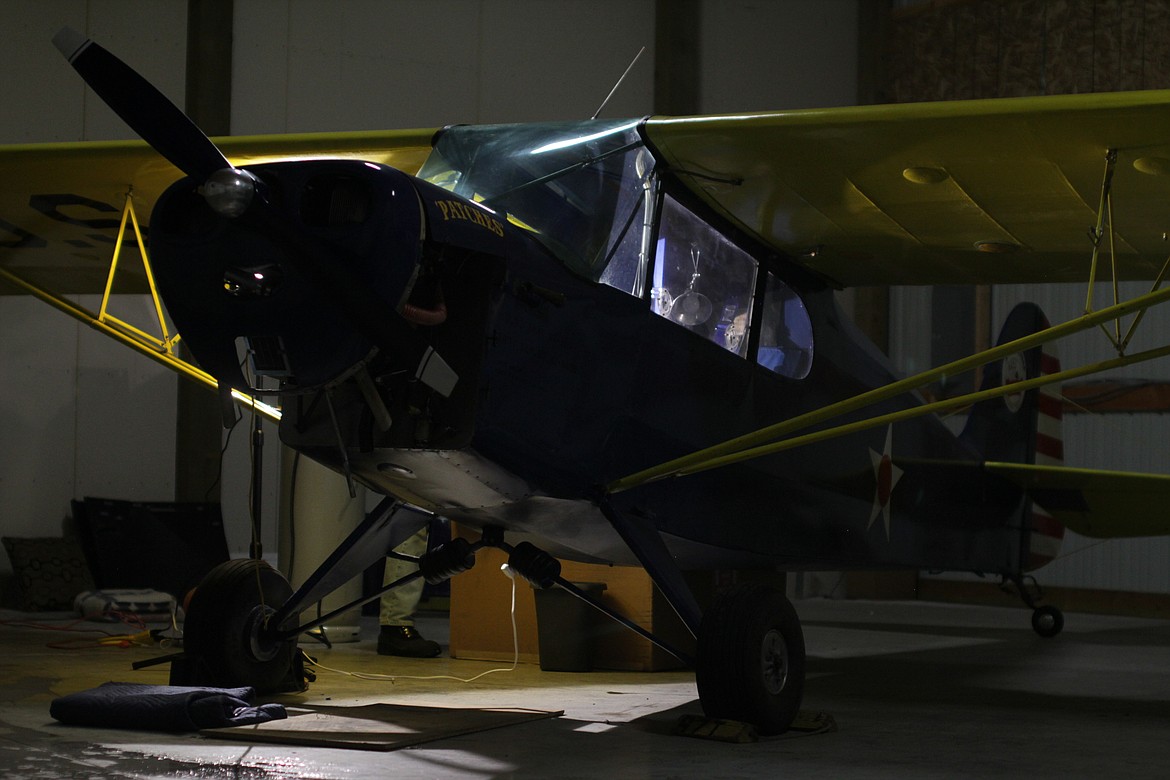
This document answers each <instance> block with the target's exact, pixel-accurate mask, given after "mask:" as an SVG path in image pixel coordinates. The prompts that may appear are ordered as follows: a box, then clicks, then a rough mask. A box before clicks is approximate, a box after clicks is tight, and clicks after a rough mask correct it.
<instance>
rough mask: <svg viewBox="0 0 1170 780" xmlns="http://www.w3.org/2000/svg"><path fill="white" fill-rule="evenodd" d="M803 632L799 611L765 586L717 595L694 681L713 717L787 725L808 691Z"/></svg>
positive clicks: (778, 727)
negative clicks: (805, 681)
mask: <svg viewBox="0 0 1170 780" xmlns="http://www.w3.org/2000/svg"><path fill="white" fill-rule="evenodd" d="M804 655H805V654H804V634H803V633H802V632H801V630H800V619H799V618H797V616H796V610H794V609H793V608H792V604H790V603H789V602H788V599H786V598H784V596H783V594H781V593H779V592H778V591H776V590H775V589H774V588H771V587H769V586H766V585H742V586H737V587H734V588H731V589H729V590H727V591H725V592H723V593H721V594H720V595H719V596H717V597H716V599H715V601H714V603H712V605H711V606H710V607H709V608H708V609H707V611H706V612H705V613H704V615H703V620H702V623H701V624H700V626H699V638H698V652H697V658H696V667H695V681H696V683H697V685H698V688H699V702H700V703H701V704H702V705H703V712H704V713H705V714H706V715H707V717H709V718H720V719H726V720H737V721H742V722H745V723H751V724H753V725H754V726H755V727H756V728H757V729H758V730H759V732H760V733H761V734H766V735H767V734H780V733H782V732H784V731H785V730H787V728H788V726H789V724H791V723H792V720H793V718H795V717H796V714H797V713H798V712H799V711H800V701H801V697H802V696H803V695H804Z"/></svg>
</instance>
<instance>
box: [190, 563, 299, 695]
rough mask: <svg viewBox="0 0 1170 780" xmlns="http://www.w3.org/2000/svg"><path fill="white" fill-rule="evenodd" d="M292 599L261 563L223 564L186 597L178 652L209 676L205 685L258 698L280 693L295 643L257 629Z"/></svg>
mask: <svg viewBox="0 0 1170 780" xmlns="http://www.w3.org/2000/svg"><path fill="white" fill-rule="evenodd" d="M291 595H292V588H291V587H290V586H289V584H288V580H286V579H285V578H284V577H283V576H282V575H281V574H280V573H279V572H278V571H276V570H275V569H273V568H272V567H271V566H269V565H268V564H267V563H265V562H264V561H257V560H252V559H250V558H245V559H238V560H233V561H227V562H226V563H221V564H219V565H218V566H216V567H215V568H214V569H212V570H211V571H210V572H209V573H208V574H207V576H206V577H205V578H204V579H203V581H202V582H200V583H199V586H198V587H197V588H196V589H195V592H194V593H193V594H192V595H191V600H190V604H189V605H188V607H187V618H186V620H185V621H184V624H183V646H184V649H185V652H186V653H187V654H188V655H190V656H192V657H193V658H195V659H197V660H198V662H199V663H200V664H201V665H202V667H203V668H204V669H206V671H207V672H208V673H209V674H210V677H211V680H210V682H209V683H208V684H211V685H214V686H218V687H240V686H249V685H250V686H252V687H253V688H255V689H256V691H257V692H258V693H268V692H274V691H277V690H280V689H281V688H282V687H283V686H282V683H285V682H286V681H287V678H288V674H289V670H290V669H291V668H292V664H293V658H294V656H295V653H296V652H297V647H296V640H295V639H286V640H283V641H276V640H272V639H269V638H267V637H265V636H264V634H263V632H262V631H261V629H262V628H264V626H265V625H266V621H267V620H268V618H269V617H271V615H272V614H273V613H274V612H275V611H276V608H277V607H279V606H280V605H281V604H283V603H284V602H285V601H287V600H288V598H289V597H290V596H291Z"/></svg>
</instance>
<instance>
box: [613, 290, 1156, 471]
mask: <svg viewBox="0 0 1170 780" xmlns="http://www.w3.org/2000/svg"><path fill="white" fill-rule="evenodd" d="M1168 300H1170V288H1167V289H1162V290H1156V291H1154V292H1150V293H1147V294H1145V295H1140V296H1137V297H1136V298H1133V299H1132V300H1129V301H1124V302H1122V303H1118V304H1115V305H1113V306H1110V307H1108V308H1105V309H1101V310H1100V311H1097V312H1092V313H1088V314H1084V315H1082V316H1080V317H1077V318H1076V319H1073V320H1069V321H1068V322H1065V323H1062V324H1060V325H1056V326H1053V327H1051V328H1048V329H1046V330H1041V331H1037V332H1036V333H1033V334H1031V335H1028V336H1025V337H1023V338H1020V339H1016V340H1015V341H1010V342H1008V343H1006V344H1001V345H999V346H997V347H992V348H991V349H988V350H984V351H982V352H978V353H976V354H974V355H971V356H969V357H966V358H961V359H960V360H955V361H952V362H950V363H947V364H946V365H943V366H939V367H938V368H933V369H930V370H927V371H923V372H921V373H919V374H915V375H914V376H910V377H907V378H906V379H902V380H899V381H897V382H891V383H890V384H888V385H885V386H883V387H879V388H876V389H874V390H870V391H868V392H865V393H861V394H859V395H855V396H853V397H852V398H847V399H845V400H844V401H839V402H837V403H835V404H829V405H828V406H824V407H821V408H820V409H816V410H814V411H811V412H808V413H806V414H802V415H798V416H796V417H792V418H790V419H788V420H782V421H781V422H778V423H776V424H775V425H770V426H767V427H765V428H761V429H759V430H757V431H753V432H751V433H747V434H744V435H743V436H739V437H737V438H734V439H729V440H727V441H725V442H721V443H719V444H715V445H713V446H711V447H707V448H705V449H702V450H698V451H696V452H693V453H691V454H689V455H684V456H682V457H680V458H675V459H674V460H671V461H667V462H666V463H662V464H660V465H658V466H654V467H651V468H648V469H644V470H642V471H639V472H637V473H634V474H630V475H629V476H626V477H623V478H621V479H618V480H615V481H613V482H611V483H610V484H609V485H607V486H606V488H605V490H606V493H608V494H614V493H621V492H623V491H625V490H630V489H631V488H635V487H638V486H640V485H644V484H646V483H647V482H652V481H654V480H658V479H663V478H667V477H676V476H682V475H685V474H694V473H697V472H699V471H706V470H708V469H712V468H717V467H719V466H726V465H730V464H732V463H738V462H740V461H744V460H750V459H752V458H758V457H761V456H764V455H770V454H772V453H774V452H779V451H780V450H785V449H790V448H792V447H798V446H802V445H805V444H812V443H813V442H816V441H821V440H824V439H829V438H833V437H835V436H840V435H843V434H847V433H852V432H854V431H857V430H863V429H865V428H871V427H874V426H878V425H886V424H889V423H891V422H897V421H898V420H903V419H909V418H912V417H918V416H921V415H924V414H932V413H936V412H940V411H948V410H953V409H959V408H962V407H964V406H966V405H967V404H969V403H973V402H975V401H978V400H982V399H983V398H992V397H995V396H998V395H1006V394H1008V393H1015V392H1020V391H1023V390H1028V389H1031V388H1032V387H1039V386H1041V385H1043V384H1048V383H1050V382H1059V381H1063V380H1068V379H1073V378H1076V377H1081V376H1086V375H1088V374H1094V373H1097V372H1100V371H1106V370H1109V369H1112V368H1117V367H1119V366H1125V365H1130V364H1131V363H1140V362H1143V361H1146V360H1153V359H1155V358H1158V357H1163V356H1164V355H1167V354H1170V347H1163V348H1160V349H1152V350H1147V351H1145V352H1140V353H1138V354H1135V355H1132V356H1130V357H1118V358H1115V359H1113V360H1108V361H1104V362H1101V363H1096V364H1092V365H1089V366H1082V367H1081V368H1076V369H1070V370H1068V371H1063V372H1061V373H1059V374H1048V375H1045V376H1043V377H1037V378H1036V379H1031V380H1028V381H1026V382H1020V383H1014V384H1012V385H1011V386H1010V388H1005V387H1000V388H994V389H991V390H985V391H980V392H977V393H970V394H967V395H964V396H958V397H956V398H950V399H947V400H945V401H938V402H936V403H932V404H926V405H923V406H918V407H915V408H913V409H908V410H905V411H901V412H895V413H892V414H888V415H882V416H881V417H874V418H871V419H868V420H862V421H860V422H856V423H851V424H849V425H843V426H838V427H835V428H831V429H828V430H824V431H818V432H816V433H813V434H808V435H806V436H801V437H797V438H794V439H786V440H783V441H777V440H778V439H780V438H781V437H783V436H787V435H789V434H791V433H793V432H795V431H798V430H801V429H804V428H808V427H809V426H812V425H816V424H818V423H822V422H825V421H827V420H831V419H833V418H835V417H839V416H841V415H845V414H848V413H850V412H854V411H857V410H858V409H863V408H865V407H867V406H871V405H873V404H875V403H878V402H880V401H884V400H886V399H889V398H893V397H895V396H898V395H901V394H903V393H908V392H910V391H912V390H916V389H918V388H919V387H922V386H923V385H926V384H929V383H930V382H933V381H935V380H937V379H939V378H941V377H943V376H954V375H956V374H961V373H963V372H965V371H970V370H971V369H973V368H975V367H977V366H981V365H984V364H986V363H990V362H991V361H993V360H999V359H1002V358H1005V357H1007V356H1008V355H1011V354H1015V353H1017V352H1023V351H1025V350H1027V349H1031V348H1033V347H1036V346H1039V345H1041V344H1043V343H1045V342H1049V341H1055V340H1056V339H1059V338H1063V337H1064V336H1068V335H1070V334H1072V333H1076V332H1079V331H1082V330H1086V329H1088V328H1093V327H1096V326H1097V325H1099V324H1101V323H1103V322H1107V321H1109V320H1112V319H1117V318H1120V317H1122V316H1124V315H1126V314H1130V313H1132V312H1135V311H1145V310H1146V309H1148V308H1150V307H1152V306H1156V305H1158V304H1161V303H1165V302H1166V301H1168ZM769 442H773V443H772V444H768V443H769Z"/></svg>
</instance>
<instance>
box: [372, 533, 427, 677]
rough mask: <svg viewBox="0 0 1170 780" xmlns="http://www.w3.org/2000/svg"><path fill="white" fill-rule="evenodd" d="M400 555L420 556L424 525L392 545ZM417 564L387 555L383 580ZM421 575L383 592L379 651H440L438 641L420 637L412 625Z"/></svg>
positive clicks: (420, 653)
mask: <svg viewBox="0 0 1170 780" xmlns="http://www.w3.org/2000/svg"><path fill="white" fill-rule="evenodd" d="M395 551H396V552H400V553H402V554H403V555H412V556H415V557H418V556H421V555H422V554H423V553H425V552H426V551H427V529H426V528H422V529H420V530H419V532H418V533H416V534H414V535H413V536H411V537H410V538H409V539H407V540H406V541H404V542H403V543H402V544H400V545H398V547H396V548H395ZM415 569H416V566H415V565H414V564H413V563H411V562H409V561H400V560H398V559H397V558H387V559H386V569H385V574H384V575H383V577H382V584H383V585H389V584H390V583H391V582H394V581H395V580H397V579H399V578H401V577H404V576H406V575H407V574H410V573H411V572H413V571H415ZM424 584H425V583H424V582H423V580H422V578H421V577H419V578H418V579H415V580H411V581H410V582H408V583H407V584H406V585H402V586H400V587H397V588H395V589H394V590H392V591H390V592H389V593H386V594H384V595H383V596H382V599H381V604H380V608H379V614H378V623H379V625H380V626H381V628H380V629H379V632H378V652H379V653H380V654H382V655H400V656H408V657H411V658H432V657H434V656H436V655H438V654H439V652H440V650H441V648H440V647H439V644H438V642H432V641H430V640H429V639H423V637H422V635H421V634H419V633H418V631H417V630H416V629H415V628H414V613H415V610H417V609H418V602H419V599H421V598H422V591H423V585H424Z"/></svg>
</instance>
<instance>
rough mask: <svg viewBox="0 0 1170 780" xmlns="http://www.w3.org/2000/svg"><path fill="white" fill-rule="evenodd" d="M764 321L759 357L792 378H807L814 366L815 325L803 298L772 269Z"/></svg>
mask: <svg viewBox="0 0 1170 780" xmlns="http://www.w3.org/2000/svg"><path fill="white" fill-rule="evenodd" d="M763 307H764V312H763V318H762V319H763V325H762V328H761V331H760V351H759V354H758V355H757V357H756V361H757V362H758V363H759V364H760V365H761V366H763V367H764V368H767V369H769V370H770V371H773V372H775V373H777V374H779V375H780V376H786V377H788V378H789V379H804V378H805V377H806V376H808V372H809V370H811V369H812V360H813V328H812V320H810V319H809V316H808V310H807V309H805V307H804V301H802V300H801V299H800V296H799V295H797V294H796V292H795V291H794V290H793V289H792V288H791V287H789V286H788V285H786V284H785V283H784V282H782V281H781V280H780V279H778V278H777V277H776V276H775V275H773V274H771V273H769V274H768V277H767V279H766V280H765V288H764V301H763Z"/></svg>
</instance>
